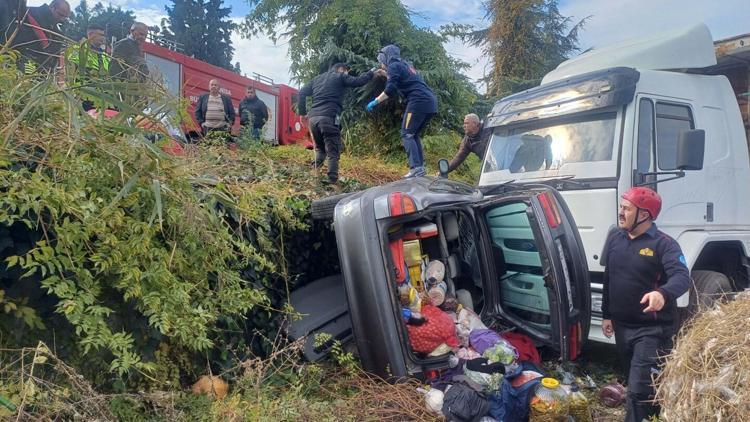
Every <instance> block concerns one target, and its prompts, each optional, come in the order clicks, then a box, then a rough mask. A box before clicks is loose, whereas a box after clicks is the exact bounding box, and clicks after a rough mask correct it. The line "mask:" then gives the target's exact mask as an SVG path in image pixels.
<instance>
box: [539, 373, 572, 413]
mask: <svg viewBox="0 0 750 422" xmlns="http://www.w3.org/2000/svg"><path fill="white" fill-rule="evenodd" d="M568 409H569V408H568V393H567V392H566V391H565V390H563V389H562V387H560V382H559V381H558V380H556V379H554V378H542V381H541V383H540V384H539V385H538V386H537V387H536V391H535V392H534V397H532V398H531V410H530V412H529V422H567V420H568Z"/></svg>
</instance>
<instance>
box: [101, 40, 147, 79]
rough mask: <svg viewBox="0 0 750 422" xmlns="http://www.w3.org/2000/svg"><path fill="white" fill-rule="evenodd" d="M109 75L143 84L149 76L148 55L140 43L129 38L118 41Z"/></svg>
mask: <svg viewBox="0 0 750 422" xmlns="http://www.w3.org/2000/svg"><path fill="white" fill-rule="evenodd" d="M112 59H113V60H112V63H111V64H110V66H109V74H110V75H112V76H114V77H116V78H119V79H124V80H130V81H139V82H143V81H145V80H146V77H147V76H148V65H147V64H146V55H145V54H144V53H143V50H141V46H140V45H138V41H136V40H134V39H133V38H131V37H127V38H125V39H122V40H120V41H118V42H117V43H116V44H115V47H114V48H113V49H112Z"/></svg>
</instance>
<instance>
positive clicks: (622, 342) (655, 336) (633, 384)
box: [613, 321, 674, 422]
mask: <svg viewBox="0 0 750 422" xmlns="http://www.w3.org/2000/svg"><path fill="white" fill-rule="evenodd" d="M613 324H614V329H615V342H616V343H617V354H618V355H619V358H620V362H621V364H622V366H623V368H624V370H625V374H626V376H627V378H628V396H627V401H626V404H625V406H626V410H627V414H626V416H625V421H626V422H641V421H642V420H644V419H646V420H650V419H649V418H651V417H652V416H659V412H660V411H661V408H660V407H659V405H658V404H656V402H655V401H654V395H655V392H654V385H653V379H652V377H656V376H657V375H659V373H660V372H661V363H662V362H661V360H662V358H663V357H664V356H665V355H666V354H668V353H669V351H670V349H671V348H672V336H673V335H674V327H672V326H661V325H652V326H641V327H628V326H626V325H623V324H622V323H618V322H617V321H613Z"/></svg>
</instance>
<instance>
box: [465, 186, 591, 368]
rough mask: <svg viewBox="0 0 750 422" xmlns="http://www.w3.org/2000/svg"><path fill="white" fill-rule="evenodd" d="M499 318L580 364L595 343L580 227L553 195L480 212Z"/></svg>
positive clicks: (540, 193)
mask: <svg viewBox="0 0 750 422" xmlns="http://www.w3.org/2000/svg"><path fill="white" fill-rule="evenodd" d="M478 208H479V209H478V212H477V224H478V226H479V228H480V232H481V233H483V236H482V237H483V239H482V240H481V242H480V243H481V244H482V249H483V252H482V255H483V261H484V262H486V263H487V265H486V266H485V267H486V268H485V270H486V271H487V273H488V274H487V277H486V280H490V283H489V284H490V285H489V286H487V288H489V289H490V290H491V295H490V296H491V297H492V298H493V299H492V300H493V301H494V308H493V312H494V314H495V315H496V316H498V317H500V318H501V319H502V320H504V321H509V322H510V323H511V324H512V325H513V326H514V327H516V328H518V329H519V330H520V331H522V332H524V333H526V334H528V335H529V336H530V337H532V338H533V339H535V340H536V341H537V342H539V343H542V344H544V345H547V346H549V347H551V348H553V349H555V350H557V351H559V352H560V355H561V357H562V358H563V360H572V359H575V358H576V357H578V355H579V354H580V351H581V347H582V345H583V342H584V341H585V340H586V339H587V338H588V331H589V325H590V318H591V304H590V301H591V290H590V286H589V276H588V266H587V264H586V257H585V254H584V250H583V244H582V242H581V238H580V236H579V234H578V231H577V229H576V225H575V222H574V221H573V218H572V216H571V214H570V211H569V210H568V208H567V206H566V205H565V202H564V201H563V199H562V197H561V196H560V194H559V193H558V192H557V191H555V190H554V189H551V188H546V187H545V188H538V189H536V188H535V189H533V190H529V191H524V192H515V193H512V194H510V196H505V195H503V196H501V197H495V198H491V199H489V200H487V201H484V202H483V203H481V204H479V205H478Z"/></svg>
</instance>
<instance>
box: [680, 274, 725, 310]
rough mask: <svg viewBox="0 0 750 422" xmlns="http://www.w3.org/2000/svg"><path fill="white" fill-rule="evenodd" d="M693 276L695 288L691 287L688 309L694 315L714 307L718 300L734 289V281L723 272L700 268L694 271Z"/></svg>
mask: <svg viewBox="0 0 750 422" xmlns="http://www.w3.org/2000/svg"><path fill="white" fill-rule="evenodd" d="M691 276H692V278H693V284H694V285H695V288H694V289H693V288H691V289H690V302H689V305H688V309H690V314H692V315H694V314H695V313H696V312H699V311H703V310H705V309H708V308H710V307H712V306H713V305H714V303H715V302H716V301H717V300H719V299H722V298H724V297H725V295H726V294H727V293H729V292H731V291H732V283H731V282H730V281H729V278H727V276H725V275H724V274H722V273H717V272H716V271H700V270H698V271H693V272H692V274H691Z"/></svg>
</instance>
